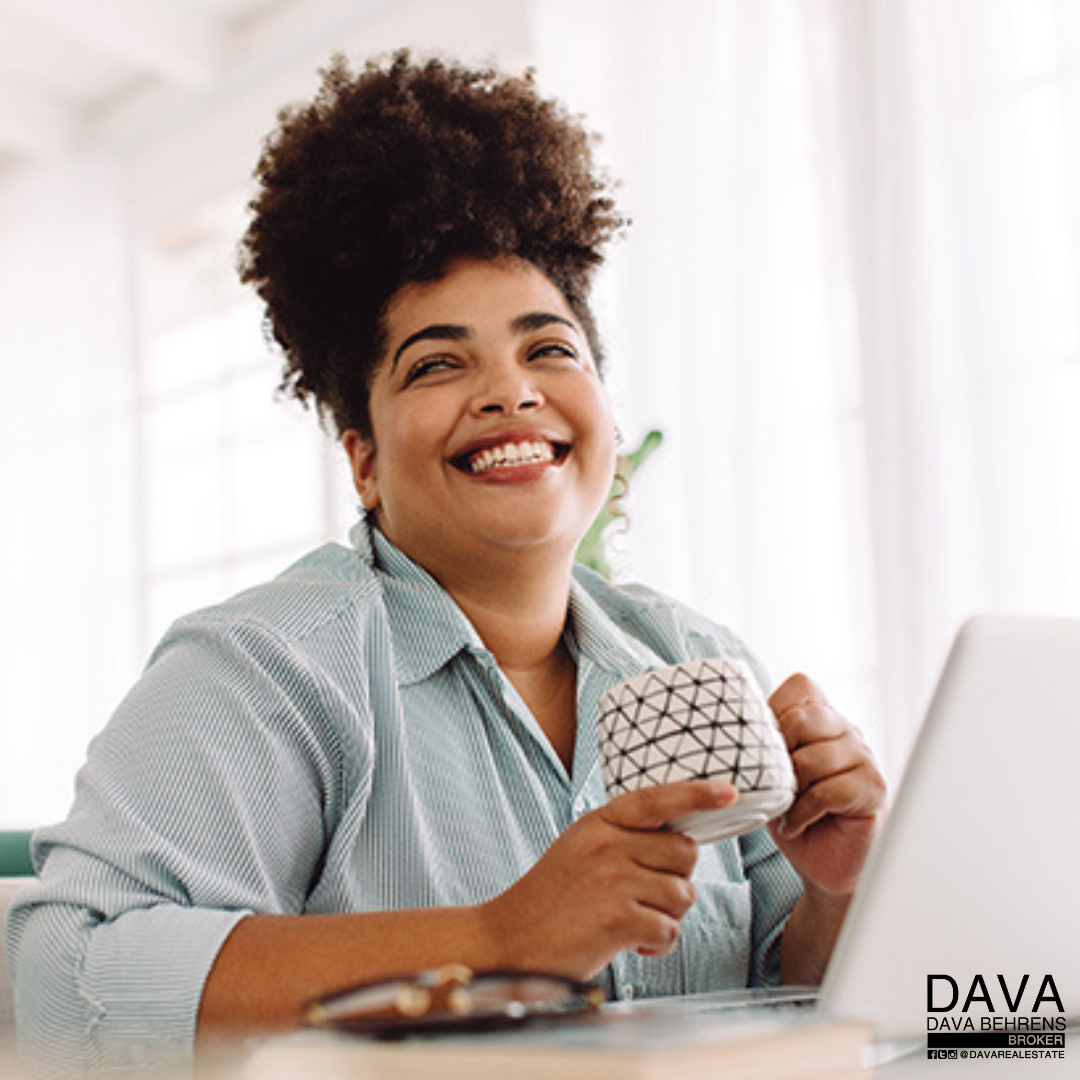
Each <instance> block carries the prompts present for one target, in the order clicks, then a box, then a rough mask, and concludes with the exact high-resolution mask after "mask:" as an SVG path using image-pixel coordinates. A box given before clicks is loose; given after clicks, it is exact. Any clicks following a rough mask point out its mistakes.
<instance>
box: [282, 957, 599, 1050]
mask: <svg viewBox="0 0 1080 1080" xmlns="http://www.w3.org/2000/svg"><path fill="white" fill-rule="evenodd" d="M603 1000H604V992H603V990H602V989H601V988H600V987H599V986H597V985H595V984H594V983H584V982H578V981H577V980H575V979H571V978H567V977H565V976H562V975H553V974H550V973H548V972H538V971H481V972H474V971H472V970H470V969H469V968H467V967H464V966H463V965H461V964H450V965H448V966H446V967H442V968H438V969H435V970H431V971H421V972H418V973H416V974H414V975H403V976H399V977H397V978H393V979H382V980H379V981H378V982H372V983H364V984H362V985H360V986H355V987H351V988H349V989H347V990H341V991H339V992H337V993H335V994H330V995H328V996H326V997H322V998H319V999H318V1000H316V1001H313V1002H311V1003H310V1004H308V1005H307V1006H306V1007H305V1009H304V1014H303V1016H304V1022H305V1023H306V1024H307V1025H308V1026H309V1027H315V1028H330V1029H334V1030H338V1031H349V1032H352V1033H354V1034H359V1035H367V1036H370V1037H371V1038H376V1039H395V1038H404V1037H405V1036H407V1035H418V1034H441V1033H446V1032H452V1031H491V1030H495V1029H497V1028H505V1027H514V1026H517V1025H521V1024H535V1023H544V1022H558V1021H560V1020H563V1019H566V1018H568V1017H581V1016H582V1015H583V1014H588V1013H591V1012H595V1011H597V1010H598V1009H599V1007H600V1004H601V1002H602V1001H603Z"/></svg>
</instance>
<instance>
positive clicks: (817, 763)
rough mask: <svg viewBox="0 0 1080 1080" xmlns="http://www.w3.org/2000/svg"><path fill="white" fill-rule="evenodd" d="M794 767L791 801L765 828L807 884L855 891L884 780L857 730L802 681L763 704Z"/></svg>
mask: <svg viewBox="0 0 1080 1080" xmlns="http://www.w3.org/2000/svg"><path fill="white" fill-rule="evenodd" d="M769 705H770V706H771V707H772V710H773V712H774V713H775V714H776V718H777V720H778V721H779V724H780V730H781V731H782V732H783V734H784V739H785V740H786V742H787V747H788V751H789V752H790V754H791V760H792V764H793V765H794V768H795V780H796V786H797V793H796V796H795V802H794V803H793V804H792V805H791V807H790V809H789V810H788V812H787V813H786V814H784V815H783V817H781V818H779V819H778V820H777V821H774V822H773V823H772V824H771V825H770V826H769V828H770V831H771V833H772V836H773V839H774V840H775V841H776V845H777V847H779V849H780V850H781V851H782V852H783V854H784V855H785V856H786V858H787V860H788V861H789V862H790V863H791V865H792V866H793V867H794V868H795V869H796V871H798V873H799V875H800V876H801V877H802V878H803V880H804V881H805V882H806V883H807V885H813V886H816V887H817V888H818V889H820V890H822V891H823V892H825V893H828V894H830V895H832V896H837V897H840V896H850V895H851V894H852V893H853V892H854V891H855V885H856V884H857V882H858V880H859V875H860V873H861V872H862V868H863V864H864V863H865V862H866V857H867V855H868V854H869V851H870V845H871V843H872V842H873V839H874V836H875V834H876V832H877V828H878V824H879V822H880V819H881V816H882V814H883V812H884V808H885V790H886V789H885V780H884V777H883V776H882V775H881V772H880V771H879V770H878V767H877V765H876V763H875V762H874V757H873V755H872V754H871V752H870V749H869V747H868V746H867V745H866V743H865V742H864V741H863V738H862V735H861V733H860V732H859V731H858V729H857V728H855V727H853V726H852V725H851V724H849V723H848V722H847V721H846V720H845V719H844V718H843V717H842V716H841V715H840V714H839V713H838V712H837V711H836V710H835V709H834V708H833V707H832V706H831V705H830V704H829V702H828V700H827V699H826V697H825V695H824V693H822V691H821V689H820V688H819V687H818V686H817V685H816V684H815V683H814V682H812V681H811V680H810V679H808V678H807V677H806V676H805V675H793V676H792V677H791V678H790V679H788V680H787V681H786V682H785V683H784V684H783V685H782V686H781V687H780V688H779V689H778V690H777V691H776V692H775V693H774V694H773V695H772V697H771V698H770V699H769Z"/></svg>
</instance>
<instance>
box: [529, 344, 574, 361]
mask: <svg viewBox="0 0 1080 1080" xmlns="http://www.w3.org/2000/svg"><path fill="white" fill-rule="evenodd" d="M529 359H530V360H552V359H554V360H575V361H576V360H577V350H576V349H574V348H573V347H572V346H570V345H564V344H563V343H562V342H560V341H555V342H548V343H547V344H545V345H539V346H537V348H535V349H533V350H532V352H530V353H529Z"/></svg>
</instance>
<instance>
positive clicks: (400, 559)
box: [349, 514, 486, 685]
mask: <svg viewBox="0 0 1080 1080" xmlns="http://www.w3.org/2000/svg"><path fill="white" fill-rule="evenodd" d="M349 538H350V540H351V541H352V544H353V547H354V548H355V549H356V552H357V554H358V555H359V556H360V558H361V559H362V560H363V561H364V562H365V563H367V565H368V566H369V567H370V568H371V569H372V571H373V572H374V573H375V575H376V576H377V577H378V579H379V583H380V585H381V587H382V592H383V596H384V598H385V605H386V617H387V621H388V623H389V625H390V633H391V636H392V637H393V640H394V663H395V668H396V676H397V679H398V681H399V682H400V683H401V684H403V685H408V684H410V683H416V682H420V681H421V680H423V679H426V678H427V677H428V676H429V675H432V674H434V672H436V671H438V670H439V668H441V667H442V666H443V665H444V664H445V663H446V662H447V661H448V660H450V659H451V658H452V657H454V656H456V655H457V654H458V653H459V652H461V651H462V650H463V649H471V650H474V651H486V649H485V648H484V643H483V642H482V641H481V640H480V636H479V635H478V634H477V632H476V630H475V629H474V628H473V625H472V623H470V622H469V620H468V619H467V618H466V617H465V614H464V612H462V610H461V608H459V607H458V606H457V604H455V603H454V601H453V600H452V599H451V597H450V595H449V594H448V593H447V592H446V590H445V589H443V587H442V586H441V585H440V584H439V583H438V582H437V581H436V580H435V579H434V578H433V577H432V576H431V575H430V574H429V573H428V572H427V571H426V570H425V569H424V568H423V567H421V566H420V565H418V564H417V563H415V562H413V561H412V559H410V558H409V557H408V556H407V555H406V554H405V553H404V552H402V551H400V550H399V549H398V548H396V547H395V546H394V545H393V544H392V543H391V542H390V541H389V540H388V539H387V538H386V536H384V535H383V533H382V532H381V531H380V530H379V528H378V527H377V526H376V524H375V521H374V518H373V517H372V515H370V514H364V516H363V517H362V518H361V519H360V521H359V522H357V524H356V525H355V526H353V529H352V531H351V532H350V534H349Z"/></svg>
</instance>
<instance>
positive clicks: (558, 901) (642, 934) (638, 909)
mask: <svg viewBox="0 0 1080 1080" xmlns="http://www.w3.org/2000/svg"><path fill="white" fill-rule="evenodd" d="M737 798H738V793H737V792H736V790H735V788H733V787H732V786H731V785H729V784H724V783H721V782H719V781H709V780H690V781H680V782H678V783H673V784H665V785H663V786H660V787H653V788H645V789H642V790H640V791H633V792H629V793H628V794H626V795H620V796H619V797H618V798H616V799H613V800H612V801H611V802H609V803H608V804H607V805H605V806H602V807H601V808H600V809H599V810H594V811H593V812H592V813H590V814H586V815H585V816H584V817H582V818H579V819H578V820H577V821H575V822H574V824H573V825H571V826H570V827H569V828H568V829H567V830H566V831H565V832H564V833H563V834H562V835H561V836H560V837H559V838H558V839H557V840H556V841H555V843H554V844H552V845H551V847H550V848H548V850H547V852H545V854H544V855H543V857H542V858H541V859H540V860H539V861H538V862H537V863H536V865H535V866H534V867H533V868H532V869H531V870H530V871H529V872H528V873H527V874H525V876H524V877H522V878H521V879H520V880H519V881H518V882H517V883H516V884H515V885H513V886H511V887H510V888H509V889H507V890H506V892H504V893H502V894H500V895H499V896H497V897H496V898H495V899H494V900H491V901H489V902H488V903H487V904H485V905H484V906H483V908H482V911H483V914H484V917H485V919H486V920H487V921H488V923H489V926H490V927H491V932H492V933H493V934H494V935H495V936H496V937H497V938H498V939H499V940H500V945H501V948H500V950H499V951H500V952H502V953H504V954H505V955H506V957H507V966H508V967H515V968H530V969H539V970H545V971H553V972H560V973H563V974H566V975H572V976H575V977H577V978H582V979H585V978H590V977H591V976H593V975H594V974H595V973H596V972H597V971H599V970H600V969H601V968H602V967H604V965H605V964H607V963H608V962H609V961H610V960H611V958H612V957H613V956H614V955H615V954H616V953H618V952H621V951H623V950H624V949H636V950H637V951H638V952H639V953H641V954H642V955H649V956H663V955H666V954H667V953H669V952H670V951H671V950H672V949H673V948H674V947H675V943H676V941H677V939H678V936H679V923H680V921H681V919H682V917H683V916H684V915H685V914H686V913H687V911H689V910H690V907H691V905H692V904H693V902H694V896H695V893H694V886H693V884H692V883H691V881H690V875H691V874H692V873H693V871H694V866H695V864H696V863H697V855H698V845H697V843H696V841H694V840H691V839H690V838H689V837H687V836H683V835H682V834H681V833H677V832H672V831H668V830H666V829H665V825H667V823H668V822H670V821H673V820H674V819H676V818H680V817H683V816H684V815H686V814H690V813H694V812H695V811H700V810H717V809H720V808H722V807H726V806H730V805H731V804H732V803H734V802H735V800H736V799H737Z"/></svg>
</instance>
